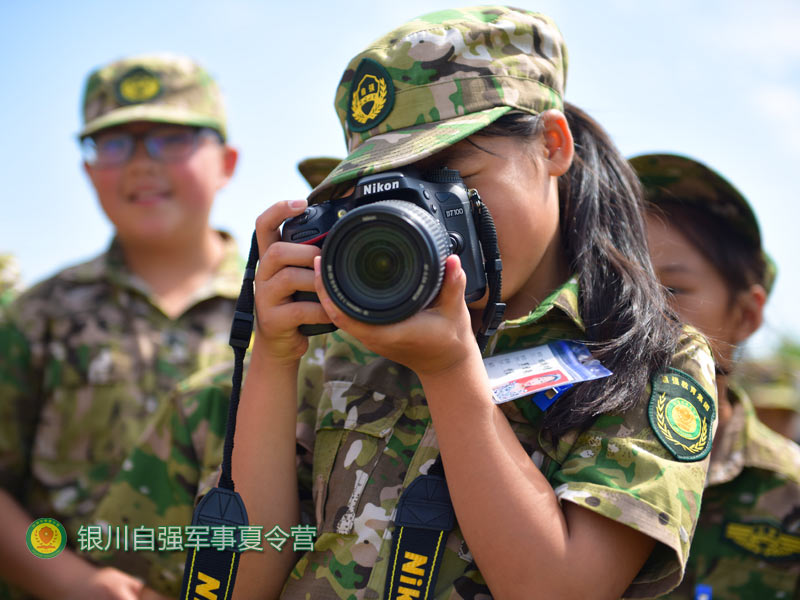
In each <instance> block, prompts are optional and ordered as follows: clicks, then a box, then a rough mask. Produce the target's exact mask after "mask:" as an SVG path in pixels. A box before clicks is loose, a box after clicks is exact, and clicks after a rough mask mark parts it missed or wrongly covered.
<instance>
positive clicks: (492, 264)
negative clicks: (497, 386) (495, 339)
mask: <svg viewBox="0 0 800 600" xmlns="http://www.w3.org/2000/svg"><path fill="white" fill-rule="evenodd" d="M469 199H470V202H471V204H472V206H473V211H474V212H475V221H476V222H477V225H478V227H477V229H478V241H479V242H480V245H481V250H482V251H483V261H484V262H483V269H484V271H485V272H486V283H487V286H488V288H489V294H488V297H487V299H486V307H485V308H484V309H483V315H482V317H481V325H480V328H479V329H478V332H477V333H476V334H475V339H476V340H477V342H478V347H479V348H480V350H481V353H482V352H483V351H484V350H485V349H486V344H487V343H488V342H489V338H491V337H492V336H493V335H494V333H495V331H497V328H498V327H500V323H502V322H503V315H504V314H505V312H506V305H505V303H504V302H502V301H501V300H502V296H501V292H502V288H503V262H502V261H501V260H500V247H499V246H498V244H497V229H495V226H494V220H493V219H492V215H491V214H490V213H489V209H488V207H487V206H486V205H485V204H484V203H483V201H482V200H481V197H480V196H479V195H478V191H477V190H474V189H472V190H469Z"/></svg>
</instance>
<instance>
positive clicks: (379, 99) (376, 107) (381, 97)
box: [350, 75, 387, 124]
mask: <svg viewBox="0 0 800 600" xmlns="http://www.w3.org/2000/svg"><path fill="white" fill-rule="evenodd" d="M367 77H373V78H374V79H375V80H376V81H377V83H378V90H377V91H376V92H373V93H371V94H365V95H364V96H363V97H361V98H359V94H358V90H360V89H361V85H362V84H363V83H364V79H366V78H367ZM364 79H362V80H361V81H360V82H359V84H358V87H357V88H356V90H355V92H354V93H353V101H352V102H351V104H350V110H351V112H352V113H353V118H354V119H355V120H356V121H358V122H359V123H361V124H364V123H366V122H367V121H369V120H370V119H374V118H375V117H377V116H378V115H379V114H380V112H381V109H382V108H383V106H384V105H385V104H386V95H387V94H386V80H385V79H383V78H381V79H378V78H377V77H374V76H371V75H365V76H364ZM367 102H372V108H371V109H370V111H369V113H365V112H364V108H363V107H364V105H365V104H366V103H367Z"/></svg>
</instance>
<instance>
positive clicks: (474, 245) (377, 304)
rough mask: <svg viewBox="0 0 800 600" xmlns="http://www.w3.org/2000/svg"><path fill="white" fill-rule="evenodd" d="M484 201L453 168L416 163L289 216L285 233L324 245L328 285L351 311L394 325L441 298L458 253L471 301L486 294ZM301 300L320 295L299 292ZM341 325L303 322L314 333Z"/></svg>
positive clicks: (370, 320)
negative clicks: (479, 208)
mask: <svg viewBox="0 0 800 600" xmlns="http://www.w3.org/2000/svg"><path fill="white" fill-rule="evenodd" d="M479 199H480V198H479V197H478V195H477V192H475V191H474V190H468V189H467V187H466V185H465V184H464V182H463V181H462V179H461V177H460V175H459V173H458V171H455V170H452V169H447V168H441V169H436V170H433V171H431V172H429V173H426V174H425V178H422V177H421V176H420V175H419V173H418V172H416V171H414V170H411V169H408V170H406V169H404V170H396V171H390V172H386V173H379V174H377V175H368V176H365V177H362V178H361V179H359V180H358V181H357V182H356V184H355V189H354V190H353V192H352V193H351V194H350V195H348V196H345V197H341V198H335V199H332V200H329V201H327V202H323V203H320V204H317V205H313V206H309V207H308V208H307V209H306V210H305V212H304V213H303V214H302V215H299V216H297V217H294V218H291V219H288V220H287V221H286V222H285V223H284V225H283V229H282V232H281V239H282V240H283V241H288V242H294V243H300V244H314V245H317V246H320V247H322V279H323V282H324V284H325V288H326V290H327V292H328V294H329V295H330V296H331V299H332V300H333V301H334V302H335V303H336V304H337V305H338V306H339V307H340V308H341V309H342V310H343V311H344V312H345V313H346V314H349V315H350V316H352V317H354V318H356V319H358V320H361V321H364V322H367V323H393V322H396V321H400V320H403V319H405V318H407V317H409V316H411V315H412V314H414V313H415V312H417V311H418V310H421V309H423V308H425V307H426V306H427V305H428V304H430V302H431V301H432V300H433V299H434V298H435V297H436V295H437V294H438V292H439V289H440V287H441V282H442V278H443V275H444V262H445V260H446V259H447V256H449V255H450V254H458V255H459V257H460V258H461V265H462V268H463V269H464V272H465V273H466V276H467V284H466V290H465V294H464V296H465V300H466V302H474V301H475V300H478V299H480V298H481V297H482V296H483V295H484V293H485V291H486V285H487V282H486V273H485V271H484V261H483V254H482V252H481V246H480V240H479V236H478V231H477V229H476V223H475V214H476V213H475V208H476V204H477V201H479ZM295 300H318V298H317V296H316V294H313V293H304V292H298V293H297V294H295ZM333 329H335V327H333V326H331V325H304V326H302V327H301V331H302V332H303V333H305V334H306V335H313V334H316V333H323V332H326V331H332V330H333Z"/></svg>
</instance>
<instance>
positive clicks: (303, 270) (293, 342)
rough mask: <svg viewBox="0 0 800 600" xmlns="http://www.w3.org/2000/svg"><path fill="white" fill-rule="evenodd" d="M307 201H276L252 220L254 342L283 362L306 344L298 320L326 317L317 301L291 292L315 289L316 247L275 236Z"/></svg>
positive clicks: (295, 357) (324, 319)
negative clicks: (297, 299)
mask: <svg viewBox="0 0 800 600" xmlns="http://www.w3.org/2000/svg"><path fill="white" fill-rule="evenodd" d="M306 206H307V203H306V201H305V200H290V201H282V202H278V203H276V204H273V205H272V206H270V207H269V208H268V209H267V210H265V211H264V212H263V213H261V215H260V216H259V217H258V219H257V220H256V237H257V239H258V248H259V252H261V259H260V261H259V265H258V270H257V271H256V276H255V305H256V343H258V344H259V345H260V346H261V349H262V350H263V351H264V352H265V353H266V355H267V356H268V357H270V358H271V359H273V360H276V361H278V362H282V363H293V362H295V361H297V360H299V359H300V357H301V356H302V355H303V354H304V353H305V351H306V349H307V348H308V338H307V337H306V336H304V335H302V334H301V333H300V332H299V331H298V330H297V328H298V327H299V326H300V325H302V324H317V323H330V319H329V318H328V316H327V315H326V314H325V311H324V310H323V309H322V307H321V306H320V305H319V303H317V302H295V301H293V300H292V298H291V296H292V294H294V293H295V292H297V291H303V292H313V291H314V272H313V271H312V268H313V261H314V258H315V257H317V256H319V254H320V249H319V248H318V247H317V246H311V245H304V244H295V243H292V242H282V241H280V232H279V231H278V227H279V226H280V224H281V223H283V221H285V220H286V219H288V218H289V217H294V216H297V215H299V214H300V213H302V212H303V210H304V209H305V208H306Z"/></svg>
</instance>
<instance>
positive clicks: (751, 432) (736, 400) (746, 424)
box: [706, 385, 800, 487]
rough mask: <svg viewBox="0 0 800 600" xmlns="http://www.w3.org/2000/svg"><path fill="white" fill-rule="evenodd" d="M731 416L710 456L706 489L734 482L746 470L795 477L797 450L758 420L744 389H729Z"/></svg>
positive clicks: (798, 461)
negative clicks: (764, 471) (714, 450)
mask: <svg viewBox="0 0 800 600" xmlns="http://www.w3.org/2000/svg"><path fill="white" fill-rule="evenodd" d="M728 397H729V399H730V401H731V404H732V408H733V411H732V415H731V418H730V420H729V421H728V424H727V425H726V426H725V430H724V431H723V433H722V436H721V438H720V439H719V440H717V439H715V440H714V444H715V445H717V444H718V445H719V450H718V451H717V452H716V453H714V454H712V456H711V465H710V467H709V475H708V482H707V483H706V487H708V486H711V485H719V484H722V483H726V482H728V481H732V480H733V479H735V478H736V477H737V476H738V475H739V474H740V473H741V472H742V470H743V469H744V468H745V467H753V468H758V469H764V470H767V471H772V472H775V473H783V474H787V475H791V476H792V477H793V478H794V477H796V475H795V474H796V473H797V472H798V470H799V469H800V451H795V450H800V449H797V447H796V446H795V445H794V444H793V443H792V442H791V441H790V440H787V439H786V438H784V437H783V436H781V435H779V434H777V433H775V432H774V431H772V430H771V429H770V428H769V427H767V426H766V425H764V424H763V423H762V422H761V421H759V420H758V417H757V415H756V411H755V408H754V407H753V403H752V402H751V401H750V398H749V397H748V396H747V394H746V393H745V392H744V390H743V389H741V388H739V387H737V386H736V385H731V386H729V387H728Z"/></svg>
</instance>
